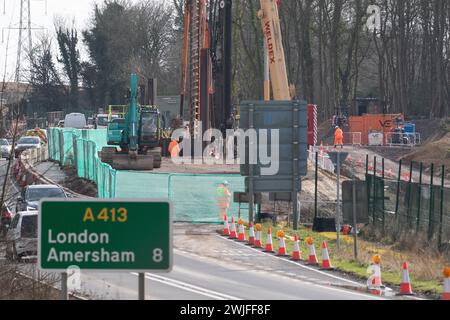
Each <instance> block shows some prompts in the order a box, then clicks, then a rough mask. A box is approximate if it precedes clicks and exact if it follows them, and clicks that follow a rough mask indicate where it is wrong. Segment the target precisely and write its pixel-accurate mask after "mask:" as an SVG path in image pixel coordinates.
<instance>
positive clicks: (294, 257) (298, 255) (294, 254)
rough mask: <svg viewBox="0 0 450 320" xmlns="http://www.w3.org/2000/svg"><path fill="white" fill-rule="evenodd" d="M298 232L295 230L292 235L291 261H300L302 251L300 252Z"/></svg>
mask: <svg viewBox="0 0 450 320" xmlns="http://www.w3.org/2000/svg"><path fill="white" fill-rule="evenodd" d="M298 242H299V241H298V234H297V232H296V233H295V235H294V251H292V258H291V260H293V261H300V260H302V253H301V252H300V245H299V243H298Z"/></svg>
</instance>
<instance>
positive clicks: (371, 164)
mask: <svg viewBox="0 0 450 320" xmlns="http://www.w3.org/2000/svg"><path fill="white" fill-rule="evenodd" d="M369 171H373V162H369Z"/></svg>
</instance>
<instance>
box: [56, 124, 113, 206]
mask: <svg viewBox="0 0 450 320" xmlns="http://www.w3.org/2000/svg"><path fill="white" fill-rule="evenodd" d="M106 145H107V144H106V129H103V130H77V129H59V128H50V129H49V155H50V159H51V160H54V161H58V162H59V163H61V164H62V165H63V166H73V167H75V168H76V169H77V173H78V176H79V177H81V178H85V179H87V180H90V181H93V182H95V183H96V184H97V189H98V197H99V198H113V197H114V189H115V184H116V183H115V179H116V171H115V170H113V169H112V168H111V166H109V165H108V164H105V163H103V162H101V161H100V159H99V158H98V151H99V150H101V148H102V147H104V146H106Z"/></svg>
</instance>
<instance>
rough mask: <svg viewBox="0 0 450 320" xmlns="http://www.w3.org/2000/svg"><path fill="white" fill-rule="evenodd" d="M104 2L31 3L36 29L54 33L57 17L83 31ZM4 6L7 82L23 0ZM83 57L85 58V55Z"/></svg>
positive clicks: (0, 24) (4, 0) (8, 0)
mask: <svg viewBox="0 0 450 320" xmlns="http://www.w3.org/2000/svg"><path fill="white" fill-rule="evenodd" d="M159 1H167V0H159ZM102 2H103V0H31V15H32V23H33V27H44V28H47V31H48V32H51V33H52V34H53V33H54V30H53V21H54V19H55V17H62V18H64V19H66V20H67V21H68V22H70V23H71V22H72V21H73V20H74V21H75V24H76V26H77V29H79V30H82V29H84V28H85V27H86V26H87V24H88V21H89V19H90V17H91V15H92V11H93V7H94V4H95V3H102ZM131 2H137V0H131ZM0 6H1V7H0V28H1V30H2V34H1V35H0V37H1V39H0V77H1V79H3V74H4V70H5V63H7V72H6V80H7V81H13V79H14V69H15V65H16V60H17V43H18V30H8V27H13V28H14V27H16V28H17V26H18V22H19V11H20V0H0ZM39 32H42V31H33V36H34V37H37V36H38V33H39ZM8 36H9V37H8ZM8 38H9V41H8ZM7 43H9V46H8V50H6V48H7ZM6 51H7V55H6ZM82 55H83V56H85V54H84V53H82ZM0 81H1V80H0Z"/></svg>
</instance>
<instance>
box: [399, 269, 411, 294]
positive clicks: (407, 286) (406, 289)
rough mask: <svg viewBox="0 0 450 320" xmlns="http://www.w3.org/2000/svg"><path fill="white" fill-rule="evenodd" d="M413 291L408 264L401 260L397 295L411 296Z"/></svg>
mask: <svg viewBox="0 0 450 320" xmlns="http://www.w3.org/2000/svg"><path fill="white" fill-rule="evenodd" d="M413 294H414V293H413V292H412V289H411V280H410V279H409V271H408V264H407V263H406V261H405V262H403V274H402V284H401V285H400V293H399V294H398V295H399V296H411V295H413Z"/></svg>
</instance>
